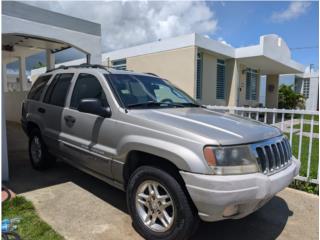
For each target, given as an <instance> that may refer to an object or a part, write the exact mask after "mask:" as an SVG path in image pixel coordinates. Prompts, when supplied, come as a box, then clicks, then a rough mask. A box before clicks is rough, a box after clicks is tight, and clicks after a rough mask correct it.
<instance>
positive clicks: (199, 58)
mask: <svg viewBox="0 0 320 240" xmlns="http://www.w3.org/2000/svg"><path fill="white" fill-rule="evenodd" d="M202 80H203V53H200V52H198V53H197V59H196V94H195V95H196V100H201V99H202Z"/></svg>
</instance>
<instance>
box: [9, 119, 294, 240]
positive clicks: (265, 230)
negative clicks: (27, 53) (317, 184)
mask: <svg viewBox="0 0 320 240" xmlns="http://www.w3.org/2000/svg"><path fill="white" fill-rule="evenodd" d="M7 126H8V129H7V134H8V147H9V167H10V181H9V182H8V183H6V185H7V186H8V187H10V188H11V189H12V190H13V191H14V192H16V193H17V194H19V193H24V192H28V191H32V190H36V189H40V188H45V187H48V186H52V185H56V184H61V183H65V182H73V183H74V184H76V185H78V186H79V187H81V188H83V189H85V190H86V191H88V192H90V193H92V194H94V195H95V196H97V197H98V198H100V199H102V200H103V201H105V202H107V203H109V204H111V205H113V206H114V207H116V208H117V209H119V210H121V211H122V212H124V213H126V214H127V208H126V201H125V193H124V192H122V191H120V190H118V189H116V188H114V187H111V186H109V185H108V184H106V183H104V182H102V181H100V180H99V179H96V178H94V177H92V176H90V175H88V174H85V173H83V172H81V171H79V170H77V169H75V168H73V167H71V166H69V165H67V164H66V163H63V162H57V164H56V166H55V167H54V168H52V169H48V170H47V171H44V172H38V171H35V170H33V169H32V168H31V164H30V162H29V157H28V152H27V150H26V149H27V138H26V136H25V135H24V134H23V132H22V130H21V128H20V126H19V125H14V124H8V125H7ZM292 215H293V213H292V211H290V210H289V208H288V206H287V203H286V202H285V201H284V199H282V198H280V197H277V196H276V197H274V198H273V199H272V200H271V201H270V202H269V203H268V204H267V205H265V206H264V207H263V208H261V209H260V210H259V211H257V212H255V213H253V214H251V215H250V216H248V217H246V218H244V219H240V220H226V221H221V222H215V223H205V222H202V223H201V224H200V226H199V229H198V231H197V233H196V234H195V236H194V237H193V238H192V239H194V240H198V239H203V240H207V239H208V240H209V239H239V238H240V239H249V240H250V239H252V240H257V239H259V240H263V239H276V238H277V237H278V236H279V235H280V234H281V232H282V231H283V229H284V227H285V225H286V223H287V220H288V217H290V216H292Z"/></svg>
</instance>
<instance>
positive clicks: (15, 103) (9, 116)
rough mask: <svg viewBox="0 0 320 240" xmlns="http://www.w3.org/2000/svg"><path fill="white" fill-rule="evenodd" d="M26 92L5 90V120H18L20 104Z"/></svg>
mask: <svg viewBox="0 0 320 240" xmlns="http://www.w3.org/2000/svg"><path fill="white" fill-rule="evenodd" d="M27 94H28V92H27V91H24V92H6V93H4V103H5V111H6V113H5V115H6V121H12V122H19V123H20V118H21V106H22V102H23V100H24V99H26V97H27Z"/></svg>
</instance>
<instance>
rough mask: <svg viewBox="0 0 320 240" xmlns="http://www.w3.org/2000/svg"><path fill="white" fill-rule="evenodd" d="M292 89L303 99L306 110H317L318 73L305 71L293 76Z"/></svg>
mask: <svg viewBox="0 0 320 240" xmlns="http://www.w3.org/2000/svg"><path fill="white" fill-rule="evenodd" d="M294 89H295V91H296V92H298V93H300V94H302V95H303V96H304V97H305V100H306V101H305V107H306V109H307V110H314V111H315V110H319V71H314V70H310V69H307V70H306V72H305V73H303V74H297V75H295V85H294Z"/></svg>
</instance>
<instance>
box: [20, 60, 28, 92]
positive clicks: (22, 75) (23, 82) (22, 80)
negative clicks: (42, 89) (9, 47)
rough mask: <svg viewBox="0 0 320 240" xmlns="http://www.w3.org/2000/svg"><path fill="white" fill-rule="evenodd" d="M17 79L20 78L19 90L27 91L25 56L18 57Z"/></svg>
mask: <svg viewBox="0 0 320 240" xmlns="http://www.w3.org/2000/svg"><path fill="white" fill-rule="evenodd" d="M19 80H20V84H21V85H20V86H21V88H20V89H21V92H23V91H27V90H28V86H27V75H26V57H25V56H21V57H19Z"/></svg>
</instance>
